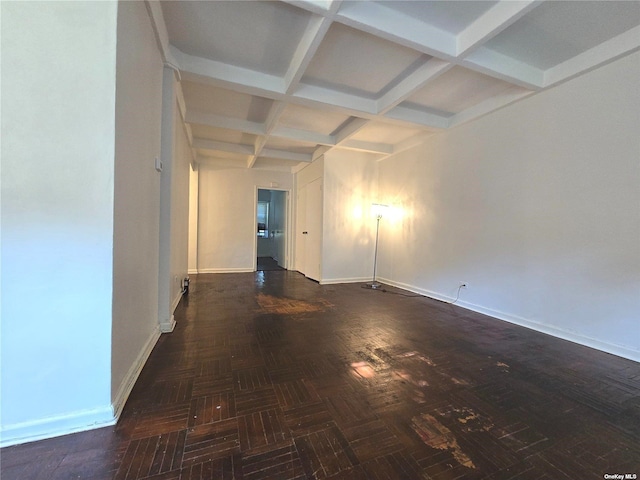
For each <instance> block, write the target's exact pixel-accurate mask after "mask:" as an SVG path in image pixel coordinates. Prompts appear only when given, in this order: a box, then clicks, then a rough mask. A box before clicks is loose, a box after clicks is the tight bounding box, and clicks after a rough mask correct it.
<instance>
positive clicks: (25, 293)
mask: <svg viewBox="0 0 640 480" xmlns="http://www.w3.org/2000/svg"><path fill="white" fill-rule="evenodd" d="M0 8H1V9H2V39H1V44H2V180H1V182H2V188H1V191H2V227H1V228H2V274H1V275H2V287H1V292H2V307H1V312H2V326H1V329H2V331H1V338H2V340H1V342H2V344H1V347H2V348H1V352H2V353H1V360H2V370H1V381H2V402H1V413H2V415H1V416H2V433H1V436H2V445H8V444H11V443H16V442H19V441H24V440H26V439H31V440H33V439H37V438H42V437H46V436H51V435H56V434H61V433H66V432H71V431H75V430H80V429H85V428H89V427H88V426H89V425H92V424H95V425H93V426H99V425H101V424H106V423H110V422H112V421H113V414H112V410H111V375H110V373H111V317H112V303H111V302H112V286H113V277H112V271H113V248H114V238H113V209H114V142H113V139H114V133H115V130H114V129H115V118H114V108H115V102H116V21H117V8H118V5H117V4H116V3H115V2H86V3H85V2H82V3H79V2H44V3H29V2H1V4H0ZM80 82H81V83H80Z"/></svg>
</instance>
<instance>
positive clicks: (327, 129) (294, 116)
mask: <svg viewBox="0 0 640 480" xmlns="http://www.w3.org/2000/svg"><path fill="white" fill-rule="evenodd" d="M348 118H349V116H348V115H345V114H343V113H338V112H333V111H330V110H319V109H313V108H309V107H303V106H301V105H294V104H289V105H287V107H286V108H285V109H284V111H283V112H282V115H281V116H280V120H279V124H280V125H283V126H285V127H289V128H296V129H299V130H307V131H310V132H316V133H321V134H323V135H330V134H331V133H332V132H333V131H334V130H335V129H336V128H338V127H339V126H340V125H342V123H343V122H345V121H346V120H347V119H348Z"/></svg>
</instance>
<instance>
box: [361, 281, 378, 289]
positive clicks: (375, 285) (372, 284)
mask: <svg viewBox="0 0 640 480" xmlns="http://www.w3.org/2000/svg"><path fill="white" fill-rule="evenodd" d="M364 288H370V289H372V290H379V289H381V288H382V284H381V283H378V282H369V283H365V284H364Z"/></svg>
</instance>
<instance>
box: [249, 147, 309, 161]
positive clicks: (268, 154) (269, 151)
mask: <svg viewBox="0 0 640 480" xmlns="http://www.w3.org/2000/svg"><path fill="white" fill-rule="evenodd" d="M260 158H279V159H282V160H293V161H294V162H308V163H311V161H312V159H313V158H312V155H311V154H310V153H297V152H290V151H288V150H277V149H274V148H263V149H262V153H261V154H260Z"/></svg>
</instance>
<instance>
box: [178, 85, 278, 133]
mask: <svg viewBox="0 0 640 480" xmlns="http://www.w3.org/2000/svg"><path fill="white" fill-rule="evenodd" d="M182 92H183V95H184V101H185V103H186V104H187V109H188V110H195V111H200V112H206V113H214V114H216V115H223V116H225V117H232V118H242V119H244V120H249V121H252V122H259V123H262V122H264V121H265V119H266V118H267V115H268V114H269V109H270V108H271V105H272V103H273V101H272V100H270V99H267V98H263V97H257V96H254V95H248V94H246V93H239V92H234V91H233V90H227V89H224V88H219V87H214V86H212V85H205V84H202V83H194V82H188V81H183V82H182Z"/></svg>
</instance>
